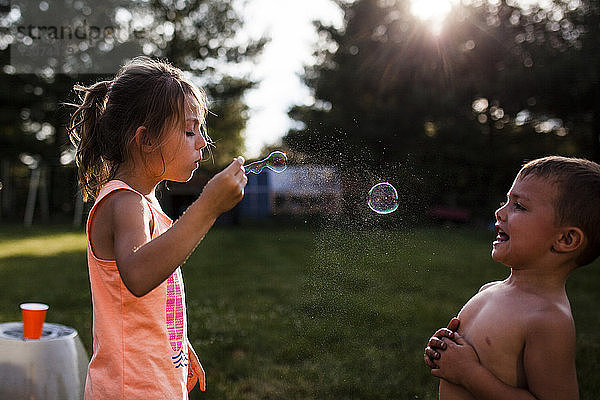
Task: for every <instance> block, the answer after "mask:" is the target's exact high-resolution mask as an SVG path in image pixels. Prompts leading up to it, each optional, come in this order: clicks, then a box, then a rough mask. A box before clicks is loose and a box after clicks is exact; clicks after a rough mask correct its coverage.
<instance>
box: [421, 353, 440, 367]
mask: <svg viewBox="0 0 600 400" xmlns="http://www.w3.org/2000/svg"><path fill="white" fill-rule="evenodd" d="M423 359H424V360H425V364H426V365H427V366H428V367H429V368H431V369H433V368H438V366H437V365H436V364H435V363H434V362H433V360H431V358H430V357H429V356H428V355H427V354H424V356H423Z"/></svg>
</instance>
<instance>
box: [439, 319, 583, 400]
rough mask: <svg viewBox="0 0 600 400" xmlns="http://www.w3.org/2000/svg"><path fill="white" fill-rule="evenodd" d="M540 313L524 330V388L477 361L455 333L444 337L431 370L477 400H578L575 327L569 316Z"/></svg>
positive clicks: (475, 355)
mask: <svg viewBox="0 0 600 400" xmlns="http://www.w3.org/2000/svg"><path fill="white" fill-rule="evenodd" d="M548 314H550V313H542V314H540V315H538V316H537V317H536V318H535V320H534V321H531V323H530V326H529V330H528V332H527V333H526V338H525V348H524V357H523V358H524V368H525V375H526V378H527V385H528V390H524V389H519V388H515V387H513V386H510V385H507V384H505V383H504V382H502V381H501V380H499V379H498V378H497V377H496V376H495V375H493V374H492V373H491V372H490V371H489V370H488V369H487V368H485V367H484V366H483V365H482V364H481V363H480V362H479V358H478V356H477V353H476V352H475V350H474V349H473V347H472V346H470V345H469V344H468V343H467V342H466V341H465V340H464V339H463V338H462V337H461V336H460V335H459V334H458V333H455V334H454V341H452V340H445V342H446V344H447V348H446V350H444V351H443V352H442V356H441V358H440V359H439V360H437V361H436V362H437V364H438V365H439V369H432V370H431V373H432V375H434V376H437V377H439V378H443V379H446V380H448V381H450V382H452V383H455V384H457V385H460V386H462V387H464V388H465V389H466V390H467V391H469V392H470V393H471V394H472V395H473V396H474V397H476V398H477V399H480V400H505V399H514V400H520V399H529V400H530V399H537V400H545V399H552V400H576V399H579V391H578V387H577V376H576V372H575V358H574V357H575V328H574V326H573V321H572V319H571V318H570V317H567V316H565V315H562V316H561V315H558V316H557V315H556V313H552V314H550V315H548Z"/></svg>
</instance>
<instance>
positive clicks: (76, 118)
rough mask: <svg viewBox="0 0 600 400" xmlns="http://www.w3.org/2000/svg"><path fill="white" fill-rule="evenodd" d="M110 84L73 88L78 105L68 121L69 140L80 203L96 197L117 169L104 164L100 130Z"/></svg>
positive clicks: (101, 83) (106, 163)
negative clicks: (73, 148) (74, 163)
mask: <svg viewBox="0 0 600 400" xmlns="http://www.w3.org/2000/svg"><path fill="white" fill-rule="evenodd" d="M112 83H113V81H101V82H98V83H95V84H93V85H91V86H89V87H85V86H81V85H75V86H74V87H73V89H74V90H75V91H76V92H78V95H79V99H80V100H81V104H80V105H76V107H77V110H76V111H75V112H74V113H73V115H72V116H71V120H70V121H69V128H68V132H69V138H70V139H71V142H72V143H73V145H75V147H76V148H77V154H76V158H75V159H76V162H77V167H78V178H79V185H80V187H81V192H82V194H83V200H84V201H87V200H88V198H90V197H96V196H97V195H98V192H99V191H100V187H101V186H102V184H103V183H104V182H106V181H107V180H109V179H110V177H111V176H112V175H113V174H114V172H115V169H116V167H117V165H115V164H114V163H111V162H107V161H108V160H107V159H106V153H105V151H104V147H105V146H104V143H105V141H104V140H103V137H102V136H103V134H102V132H103V129H101V128H100V123H101V119H102V115H103V113H104V110H105V107H106V97H107V94H108V92H109V89H110V87H111V86H112Z"/></svg>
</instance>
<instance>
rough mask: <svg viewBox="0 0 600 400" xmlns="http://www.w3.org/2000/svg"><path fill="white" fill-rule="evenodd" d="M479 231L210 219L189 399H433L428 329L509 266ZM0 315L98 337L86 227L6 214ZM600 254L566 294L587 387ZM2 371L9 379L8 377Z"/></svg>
mask: <svg viewBox="0 0 600 400" xmlns="http://www.w3.org/2000/svg"><path fill="white" fill-rule="evenodd" d="M493 236H494V234H492V233H491V232H489V231H485V230H469V229H453V228H452V229H451V228H431V229H417V230H406V231H383V230H379V231H366V230H362V231H358V230H352V229H346V230H334V229H329V228H325V227H322V228H320V229H318V230H314V231H311V230H309V229H307V228H294V227H288V228H283V227H262V228H258V227H254V228H250V227H240V228H215V229H213V230H212V231H211V232H210V233H209V234H208V235H207V237H206V238H205V240H204V241H203V242H202V243H201V244H200V246H199V247H198V248H197V249H196V251H195V253H194V254H193V255H192V256H191V257H190V259H189V260H188V262H187V263H186V264H185V266H184V268H183V271H184V278H185V284H186V296H187V303H188V320H189V336H190V340H191V342H192V343H193V344H194V347H195V348H196V351H197V352H198V354H199V356H200V358H201V360H202V361H203V364H204V367H205V369H206V371H207V375H208V391H207V392H206V393H204V394H202V395H201V394H200V393H199V392H198V391H197V390H195V391H194V392H192V395H191V398H192V399H200V398H203V399H330V398H336V399H434V398H436V392H437V381H436V379H434V378H432V377H431V376H430V375H429V371H428V369H427V368H426V367H425V365H424V363H423V360H422V358H423V356H422V354H423V347H424V345H425V342H426V340H427V339H428V338H429V336H431V334H432V333H433V332H434V331H435V330H436V329H437V328H439V327H440V326H442V325H444V324H445V323H446V322H447V321H448V320H449V319H450V317H451V316H453V315H455V314H456V313H457V312H458V311H459V310H460V307H461V306H462V305H463V304H464V303H465V301H467V300H468V299H469V298H470V297H471V296H472V295H473V294H474V293H476V291H477V290H478V289H479V287H480V286H481V285H482V284H483V283H485V282H488V281H490V280H497V279H503V278H504V277H506V276H507V269H506V268H505V267H504V266H502V265H501V264H498V263H495V262H494V261H492V260H491V258H490V256H489V253H490V242H491V240H492V237H493ZM0 282H1V283H0V322H7V321H16V320H20V312H19V309H18V306H19V303H21V302H24V301H40V302H45V303H48V304H50V307H51V308H50V310H49V312H48V318H47V320H48V321H49V322H55V323H61V324H65V325H68V326H72V327H74V328H76V329H77V330H78V331H79V333H80V335H81V337H82V340H83V342H84V345H85V346H86V348H87V349H88V352H89V351H90V349H91V303H90V293H89V283H88V276H87V267H86V262H85V237H84V235H83V233H81V232H80V231H73V230H70V229H68V228H60V227H48V228H47V227H43V228H42V227H36V228H35V229H33V230H24V229H23V228H20V227H18V226H1V227H0ZM599 288H600V263H599V262H598V261H596V263H594V265H592V266H587V267H585V268H582V269H580V270H577V271H575V272H574V273H573V275H572V276H571V277H570V278H569V282H568V293H569V296H570V299H571V304H572V308H573V314H574V317H575V321H576V326H577V345H578V347H577V367H578V374H579V385H580V391H581V398H582V399H592V398H597V394H598V393H599V392H600V380H598V379H597V371H598V370H599V369H600V344H599V343H598V341H597V340H596V336H597V335H596V333H597V331H598V330H600V313H599V312H598V310H597V308H596V304H599V303H600V290H598V289H599ZM0 379H1V378H0Z"/></svg>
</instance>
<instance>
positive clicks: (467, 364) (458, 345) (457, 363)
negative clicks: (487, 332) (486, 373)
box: [431, 332, 480, 386]
mask: <svg viewBox="0 0 600 400" xmlns="http://www.w3.org/2000/svg"><path fill="white" fill-rule="evenodd" d="M442 340H443V339H442ZM444 344H445V345H446V346H445V349H444V351H443V352H442V354H441V355H440V358H439V359H438V360H437V365H438V368H433V369H432V370H431V375H433V376H436V377H438V378H443V379H445V380H447V381H449V382H452V383H454V384H457V385H461V386H464V385H463V381H464V380H465V379H467V378H466V377H467V375H466V374H465V373H466V372H468V371H474V370H475V369H476V368H477V367H478V366H480V363H479V356H478V355H477V352H475V349H474V348H473V346H471V345H470V344H469V343H467V341H466V340H465V339H463V337H462V336H460V335H459V334H458V332H454V335H453V338H452V340H448V339H446V340H445V341H444Z"/></svg>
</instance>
